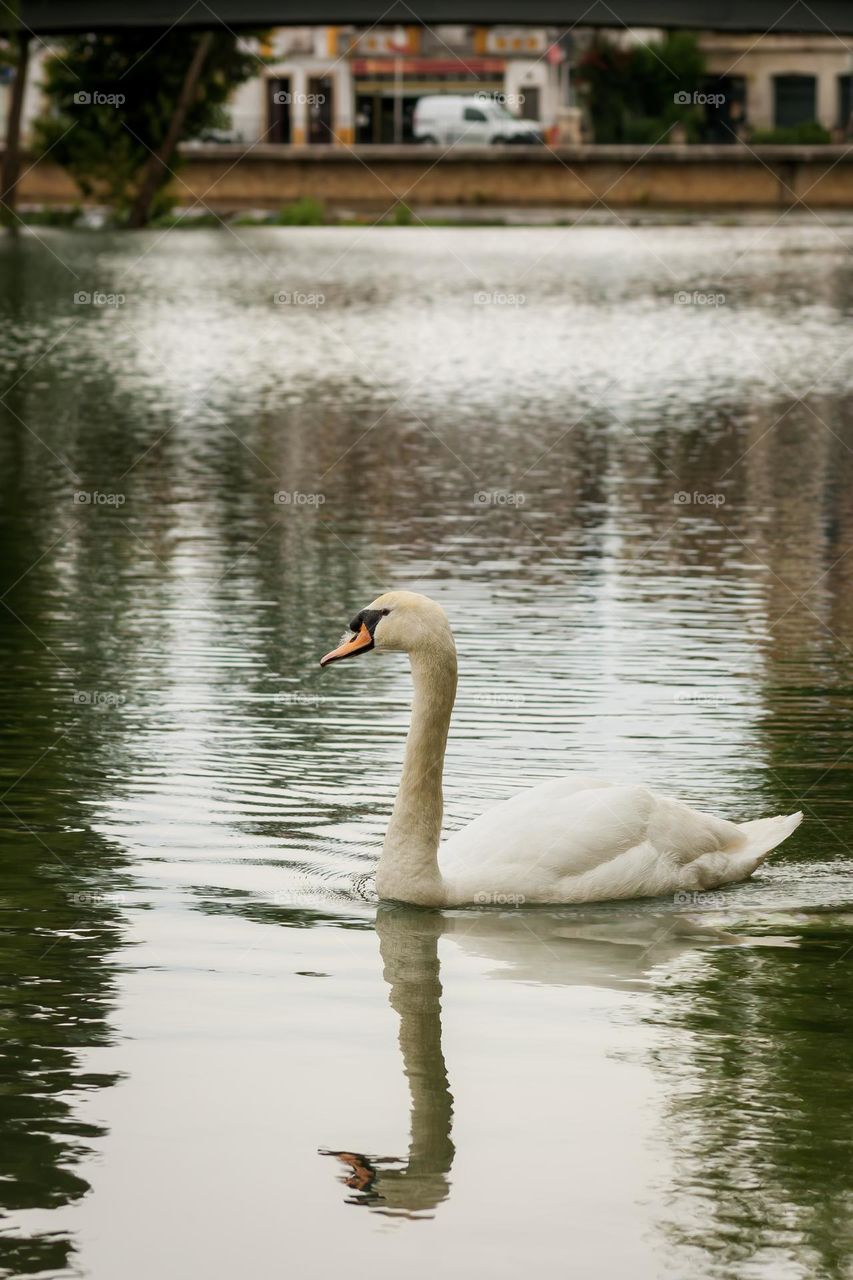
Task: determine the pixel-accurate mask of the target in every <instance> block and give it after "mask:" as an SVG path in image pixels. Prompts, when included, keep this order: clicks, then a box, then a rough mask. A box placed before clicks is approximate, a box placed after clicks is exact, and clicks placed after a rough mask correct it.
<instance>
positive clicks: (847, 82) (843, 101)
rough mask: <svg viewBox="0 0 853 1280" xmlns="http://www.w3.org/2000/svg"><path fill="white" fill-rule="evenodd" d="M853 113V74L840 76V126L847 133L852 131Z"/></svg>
mask: <svg viewBox="0 0 853 1280" xmlns="http://www.w3.org/2000/svg"><path fill="white" fill-rule="evenodd" d="M851 113H853V76H851V75H845V76H839V77H838V127H839V129H843V130H844V132H845V133H849V132H850V125H851V120H850V116H851Z"/></svg>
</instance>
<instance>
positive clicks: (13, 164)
mask: <svg viewBox="0 0 853 1280" xmlns="http://www.w3.org/2000/svg"><path fill="white" fill-rule="evenodd" d="M15 41H16V43H17V46H18V63H17V66H16V68H15V80H14V83H13V85H12V95H11V100H10V102H9V119H8V121H7V123H6V150H5V152H4V153H3V169H2V176H0V218H2V222H3V224H4V225H5V226H7V227H11V226H13V225H14V224H15V223H16V222H17V221H18V217H17V215H16V213H15V203H16V200H17V195H18V177H19V174H20V171H21V111H22V109H23V105H24V90H25V88H26V84H27V67H28V65H29V60H30V33H29V31H19V32H18V33H17V34H16V36H15Z"/></svg>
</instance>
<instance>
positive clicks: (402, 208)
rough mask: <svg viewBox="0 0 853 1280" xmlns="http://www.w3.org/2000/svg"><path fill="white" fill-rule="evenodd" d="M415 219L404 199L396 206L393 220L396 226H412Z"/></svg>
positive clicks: (392, 216)
mask: <svg viewBox="0 0 853 1280" xmlns="http://www.w3.org/2000/svg"><path fill="white" fill-rule="evenodd" d="M414 221H415V215H414V214H413V213H412V211H411V209H410V208H409V206H408V205H407V204H406V203H405V201H404V200H401V201H400V202H399V204H396V205H395V206H394V212H393V214H392V215H391V222H392V223H393V225H394V226H395V227H410V226H411V225H412V223H413V222H414Z"/></svg>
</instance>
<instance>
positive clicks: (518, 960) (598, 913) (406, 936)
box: [320, 903, 796, 1217]
mask: <svg viewBox="0 0 853 1280" xmlns="http://www.w3.org/2000/svg"><path fill="white" fill-rule="evenodd" d="M376 932H377V933H378V935H379V949H380V953H381V956H382V962H383V969H384V977H385V981H386V982H387V983H388V986H389V988H390V997H389V998H390V1002H391V1005H392V1007H393V1008H394V1009H395V1010H396V1012H397V1013H398V1015H399V1018H400V1050H401V1053H402V1058H403V1072H404V1074H405V1076H406V1079H407V1081H408V1085H409V1095H410V1098H411V1113H410V1138H409V1151H408V1155H407V1156H405V1157H403V1156H390V1155H370V1154H368V1153H365V1152H356V1151H351V1150H330V1149H327V1148H321V1149H320V1154H321V1155H324V1156H332V1157H334V1158H335V1159H336V1160H338V1161H339V1162H340V1163H341V1164H342V1165H343V1166H345V1169H346V1172H345V1173H343V1174H342V1175H341V1179H340V1180H341V1182H342V1183H343V1184H344V1185H345V1186H346V1187H347V1188H348V1190H349V1191H350V1192H352V1194H351V1195H347V1197H346V1199H347V1203H348V1204H358V1205H363V1206H366V1207H367V1208H369V1209H372V1210H373V1211H374V1212H377V1213H384V1214H387V1215H391V1216H395V1217H425V1216H432V1211H433V1210H435V1209H436V1208H437V1206H438V1205H440V1204H441V1202H442V1201H443V1200H446V1199H447V1197H448V1195H449V1194H450V1170H451V1166H452V1164H453V1156H454V1150H455V1149H454V1145H453V1141H452V1138H451V1128H452V1122H453V1095H452V1094H451V1092H450V1086H449V1082H448V1076H447V1067H446V1064H445V1061H444V1054H443V1052H442V1044H441V979H440V970H439V958H438V940H439V938H441V937H450V938H451V939H452V940H453V942H455V943H456V944H457V945H459V946H460V947H461V948H462V949H463V950H465V951H466V952H468V953H469V954H471V955H472V956H477V957H479V958H480V959H484V960H487V961H493V962H494V963H495V965H496V968H495V969H494V970H493V971H491V972H489V973H488V975H487V976H488V977H490V978H505V979H508V980H510V981H518V982H536V983H541V984H545V985H549V986H593V987H607V988H610V989H613V990H622V991H625V990H640V989H644V988H647V987H648V985H649V974H650V972H651V970H653V969H655V968H657V967H658V966H661V965H665V964H669V963H671V962H673V961H675V960H676V959H677V958H678V957H679V956H680V955H683V954H684V953H686V952H688V951H691V950H695V949H696V948H697V947H734V946H744V945H748V946H768V945H769V946H777V947H778V946H791V945H796V939H792V938H783V937H779V936H778V935H777V936H771V937H747V936H745V935H743V934H738V933H734V932H731V931H730V930H728V929H726V928H724V927H721V926H719V925H716V924H712V923H711V922H710V921H708V920H703V919H701V918H699V917H697V916H696V915H687V914H684V913H682V912H678V911H673V910H669V911H661V910H660V909H648V908H645V907H644V906H643V905H641V904H636V903H635V904H632V906H631V907H623V906H621V904H620V905H617V906H615V907H613V906H610V907H607V906H591V907H589V908H583V909H578V908H577V907H560V908H554V909H546V908H537V909H535V910H532V911H524V910H514V911H510V912H499V911H493V910H486V911H456V912H453V911H444V912H442V911H429V910H424V909H422V908H420V907H410V906H404V905H401V904H392V903H381V904H380V905H379V907H378V909H377V913H376Z"/></svg>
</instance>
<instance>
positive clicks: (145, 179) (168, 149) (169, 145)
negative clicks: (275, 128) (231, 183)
mask: <svg viewBox="0 0 853 1280" xmlns="http://www.w3.org/2000/svg"><path fill="white" fill-rule="evenodd" d="M212 44H213V32H212V31H205V32H204V34H203V35H202V36H201V37H200V38H199V42H198V44H197V45H196V47H195V51H194V53H193V56H192V58H191V59H190V64H189V66H188V67H187V73H186V75H185V76H184V83H183V84H182V85H181V92H180V93H179V94H178V100H177V102H176V103H175V110H174V111H173V112H172V119H171V120H170V121H169V128H168V130H167V132H166V137H165V140H164V142H163V145H162V146H161V147H160V149H159V151H157V152H156V153H153V154H152V155H150V156H149V157H148V162H147V164H146V165H145V168H144V169H143V171H142V181H141V182H140V184H139V190H138V192H137V194H136V199H135V200H134V202H133V208H132V209H131V211H130V218H129V219H128V225H129V226H131V227H144V226H145V225H146V223H147V222H148V219H149V217H150V214H151V202H152V200H153V199H154V196H155V195H156V193H157V187H158V186H159V184H160V181H161V179H162V176H163V170H164V169H168V167H169V161H170V160H171V159H172V156H173V155H174V152H175V148H176V146H177V145H178V142H179V141H180V138H181V134H182V132H183V129H184V122H185V121H186V118H187V112H188V111H189V109H190V107H191V106H192V104H193V99H194V98H195V95H196V92H197V91H198V83H199V80H200V79H201V73H202V69H203V67H204V63H205V59H206V58H207V55H208V53H209V52H210V46H211V45H212Z"/></svg>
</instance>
